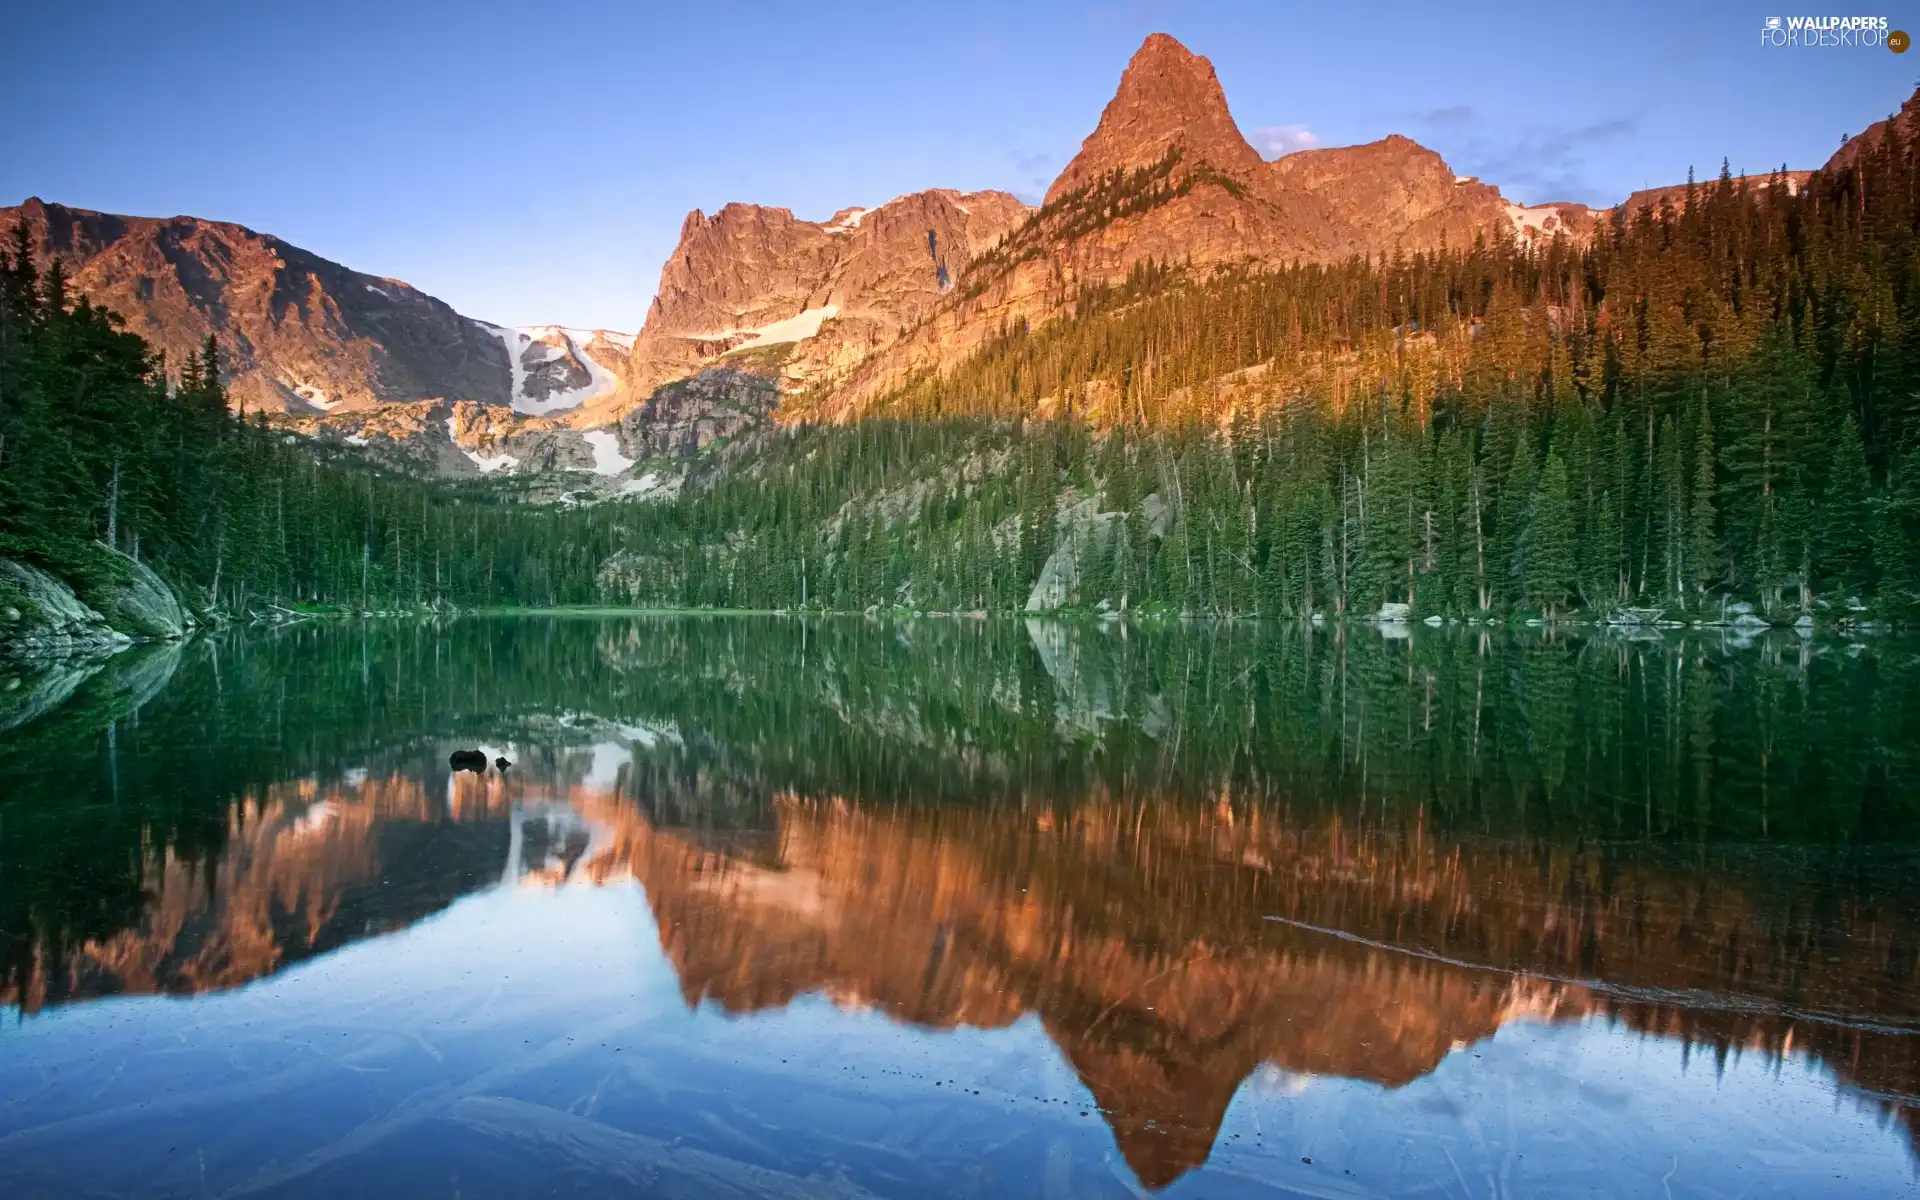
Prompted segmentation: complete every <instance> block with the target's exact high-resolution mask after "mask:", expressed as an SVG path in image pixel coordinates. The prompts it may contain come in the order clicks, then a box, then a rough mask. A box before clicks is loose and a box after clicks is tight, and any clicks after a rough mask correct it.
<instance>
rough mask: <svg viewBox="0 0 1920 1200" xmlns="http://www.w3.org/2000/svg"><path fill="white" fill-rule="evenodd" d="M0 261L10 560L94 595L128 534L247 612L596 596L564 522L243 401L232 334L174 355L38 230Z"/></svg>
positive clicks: (144, 550)
mask: <svg viewBox="0 0 1920 1200" xmlns="http://www.w3.org/2000/svg"><path fill="white" fill-rule="evenodd" d="M0 258H3V259H4V261H3V262H0V268H4V274H3V276H0V558H14V559H18V560H21V561H24V562H26V563H29V564H32V565H35V566H38V567H42V568H44V569H47V570H49V571H51V572H52V573H53V574H54V575H55V576H57V577H58V578H61V579H63V580H66V581H68V582H69V583H71V584H73V585H74V587H75V589H76V591H78V592H79V593H80V594H81V595H82V596H83V597H85V596H86V595H87V594H88V592H89V591H90V589H92V588H94V587H97V586H100V585H101V584H102V583H104V582H105V579H104V577H105V576H106V575H107V574H108V573H110V572H111V571H112V569H113V558H112V556H110V555H107V554H104V553H103V552H102V549H101V548H102V547H103V546H110V547H113V548H114V549H117V550H119V551H121V552H122V553H124V554H126V555H129V556H131V557H132V558H134V559H137V560H140V561H142V562H145V563H147V564H148V565H149V566H152V567H153V568H154V569H156V570H157V571H158V572H159V573H160V574H161V575H162V576H163V577H165V578H166V579H167V580H169V581H170V582H171V583H172V584H173V585H174V587H175V590H176V591H177V592H179V593H180V595H181V596H182V598H183V599H185V600H186V601H188V603H189V604H190V606H193V607H197V608H200V609H211V610H216V611H221V612H224V613H227V614H229V615H240V614H245V613H247V612H248V611H249V610H251V609H253V608H256V607H259V606H265V605H268V604H281V605H293V604H299V603H314V602H319V603H323V604H331V605H341V606H351V607H355V608H373V609H378V608H384V607H389V606H394V605H421V606H424V605H428V604H435V603H458V604H485V603H493V602H497V601H501V600H515V599H529V600H536V599H537V600H538V601H539V602H541V603H559V602H567V601H574V602H578V601H584V600H589V599H592V594H591V592H590V591H588V590H586V589H587V587H588V585H589V584H590V581H591V579H592V575H593V568H594V566H595V565H596V564H597V562H598V561H599V560H598V559H597V558H594V559H591V560H588V559H587V558H584V557H580V555H582V554H584V553H586V547H581V548H579V550H578V551H576V550H574V549H573V548H572V547H570V546H569V544H568V542H567V540H566V539H565V538H564V537H558V536H554V535H553V534H552V531H551V529H550V525H551V522H550V520H549V519H548V517H549V514H546V513H544V512H541V511H540V510H535V509H527V508H517V507H512V506H506V505H502V504H498V503H494V502H492V501H491V500H490V499H487V498H485V497H484V495H481V494H475V493H468V492H463V491H461V490H459V489H457V488H450V487H446V486H437V485H433V484H429V483H424V482H419V481H414V480H410V479H406V478H403V477H398V476H395V475H392V474H388V473H382V472H379V471H376V470H373V469H370V468H367V467H364V466H362V465H359V464H358V463H356V462H355V461H353V460H348V459H333V460H325V459H323V458H322V457H321V452H320V451H319V450H317V449H316V448H315V447H314V446H313V445H311V444H309V443H305V442H302V441H298V440H296V439H293V438H291V437H288V436H286V435H283V434H278V433H270V432H269V431H268V430H267V429H266V428H265V426H264V424H263V423H257V422H249V421H248V420H247V417H246V414H245V413H235V412H232V411H230V410H229V407H228V403H227V397H226V394H225V391H224V389H223V388H222V387H221V383H220V373H221V359H220V353H219V348H218V347H217V346H216V345H215V344H214V343H213V342H212V341H209V342H208V343H207V344H206V346H205V348H204V350H203V351H202V353H201V354H200V355H199V356H197V357H195V358H193V359H192V360H190V361H187V362H181V363H167V362H163V361H162V360H161V359H160V357H159V356H158V355H156V354H154V353H153V352H152V351H151V350H150V349H149V347H148V345H147V343H146V342H144V341H142V340H141V339H140V338H139V337H137V336H135V335H134V334H132V333H129V332H126V331H125V330H124V329H123V328H122V327H121V323H120V320H119V318H118V317H117V316H116V315H114V314H112V313H109V312H107V311H106V310H104V309H101V308H98V307H96V306H94V305H91V304H89V303H88V302H87V301H86V300H85V299H84V298H81V297H77V296H75V295H73V294H71V292H70V290H69V288H68V285H67V281H66V278H65V275H64V273H63V270H62V268H61V266H60V264H59V262H58V261H57V260H56V261H55V262H54V263H53V264H52V266H51V267H50V268H49V269H48V270H47V271H46V273H45V275H44V276H41V275H40V274H38V273H37V272H36V271H35V269H34V266H33V255H32V247H31V245H30V244H29V243H28V240H27V233H26V229H25V226H24V225H22V226H19V227H16V228H15V229H14V230H13V231H12V244H11V248H10V252H9V253H6V254H4V255H0ZM568 580H570V581H573V584H574V586H573V590H571V591H568V590H565V588H566V581H568Z"/></svg>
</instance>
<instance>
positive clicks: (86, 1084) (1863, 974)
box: [0, 618, 1920, 1197]
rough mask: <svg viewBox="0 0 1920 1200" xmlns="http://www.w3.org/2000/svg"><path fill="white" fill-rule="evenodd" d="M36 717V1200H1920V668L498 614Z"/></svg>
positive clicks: (20, 736)
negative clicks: (960, 1199) (487, 764)
mask: <svg viewBox="0 0 1920 1200" xmlns="http://www.w3.org/2000/svg"><path fill="white" fill-rule="evenodd" d="M4 674H5V673H4V672H0V723H5V722H9V721H19V720H20V719H21V718H22V717H27V718H28V719H27V720H25V722H24V723H21V724H16V725H15V726H14V727H13V728H12V729H10V730H9V731H7V732H4V733H0V762H3V763H4V770H5V779H6V782H5V784H4V786H0V1011H4V1014H5V1016H4V1020H0V1193H4V1194H5V1195H7V1196H9V1197H27V1196H72V1195H81V1194H84V1195H120V1194H128V1195H168V1196H172V1195H182V1196H185V1195H191V1196H202V1195H212V1196H232V1195H276V1196H277V1195H295V1196H309V1195H311V1196H356V1195H410V1196H459V1197H483V1196H532V1195H540V1196H547V1195H607V1194H623V1193H624V1194H632V1193H644V1194H649V1195H663V1196H687V1197H708V1196H762V1195H772V1196H868V1195H874V1196H909V1197H924V1196H992V1197H1001V1196H1029V1195H1031V1196H1044V1197H1067V1196H1109V1195H1111V1196H1127V1195H1139V1194H1142V1193H1147V1192H1157V1191H1164V1193H1165V1194H1166V1195H1168V1196H1206V1197H1214V1196H1221V1197H1231V1196H1243V1195H1244V1196H1257V1195H1273V1194H1290V1195H1291V1194H1297V1195H1308V1196H1339V1197H1345V1196H1369V1195H1383V1196H1413V1195H1430V1196H1447V1197H1462V1196H1488V1195H1499V1196H1508V1195H1513V1196H1532V1195H1608V1196H1628V1195H1645V1196H1669V1195H1670V1196H1675V1197H1678V1196H1770V1195H1779V1196H1798V1197H1806V1196H1887V1195H1893V1194H1906V1193H1909V1192H1913V1191H1915V1190H1917V1189H1916V1180H1920V1175H1917V1174H1916V1163H1920V1150H1917V1149H1916V1147H1920V976H1916V968H1920V646H1916V645H1914V644H1912V643H1906V642H1899V641H1891V640H1878V641H1873V642H1870V643H1868V644H1865V645H1852V646H1850V645H1847V644H1845V643H1829V642H1818V643H1806V642H1802V641H1800V640H1799V639H1797V638H1794V637H1791V636H1789V637H1768V638H1763V639H1759V640H1757V641H1756V640H1735V639H1731V638H1728V637H1723V636H1721V635H1719V634H1717V633H1716V634H1713V635H1710V636H1701V635H1700V634H1698V633H1693V634H1689V635H1686V636H1668V637H1666V638H1665V639H1664V640H1619V639H1613V638H1608V637H1600V636H1593V635H1590V634H1587V633H1585V632H1581V633H1576V634H1568V635H1560V636H1557V637H1551V638H1542V637H1540V636H1538V635H1534V636H1513V635H1508V634H1505V633H1501V634H1497V635H1496V634H1486V635H1482V634H1480V633H1479V632H1478V631H1458V630H1429V629H1427V628H1425V627H1417V628H1416V629H1415V630H1414V631H1413V633H1412V636H1399V637H1383V636H1382V635H1381V634H1380V633H1379V632H1377V631H1375V630H1372V629H1367V628H1357V629H1348V630H1345V631H1340V630H1321V631H1307V630H1303V629H1300V628H1297V627H1276V626H1264V627H1261V626H1253V625H1244V626H1232V627H1226V628H1221V629H1192V630H1185V631H1177V632H1143V631H1141V630H1138V629H1133V630H1122V629H1120V628H1118V627H1107V628H1099V627H1093V626H1074V625H1054V624H1043V623H1038V622H1034V623H1023V622H1015V621H989V622H976V621H949V620H936V619H928V620H923V621H916V622H911V623H901V624H888V623H875V622H869V621H860V620H851V619H850V620H834V621H825V622H813V623H802V622H799V621H795V620H787V619H778V618H712V619H699V618H682V619H667V618H662V619H624V618H623V619H584V618H582V619H566V618H557V619H518V620H508V619H497V620H496V619H472V620H463V621H458V622H454V623H452V624H448V625H444V626H439V627H435V626H429V625H424V624H390V625H382V624H366V625H330V626H313V627H307V628H298V629H291V630H285V631H280V632H277V633H272V634H253V635H244V636H227V637H221V638H217V639H212V640H205V641H200V642H196V643H193V644H190V645H187V646H184V647H172V648H166V649H160V650H152V651H145V652H139V653H131V654H127V655H122V656H120V657H118V658H116V659H115V660H113V661H112V662H110V663H108V664H107V665H106V666H104V667H103V668H101V669H99V670H97V671H96V672H95V673H93V674H90V675H89V674H85V673H81V672H73V673H59V672H56V673H51V674H44V675H38V676H31V677H29V676H23V675H20V674H19V673H18V672H17V671H16V672H15V674H14V676H13V677H10V678H9V677H4ZM35 713H37V714H38V715H32V714H35ZM476 746H477V747H481V748H484V749H485V750H486V752H487V754H488V756H489V757H490V758H491V757H493V756H496V755H504V756H505V757H506V758H508V759H510V760H512V763H513V765H512V766H511V768H509V769H508V770H507V771H506V772H504V773H501V772H499V771H497V770H494V769H489V770H488V771H487V772H486V773H485V774H484V775H480V774H473V773H470V772H460V773H455V772H451V771H450V770H449V768H448V754H449V753H450V752H451V751H453V750H456V749H463V748H471V747H476Z"/></svg>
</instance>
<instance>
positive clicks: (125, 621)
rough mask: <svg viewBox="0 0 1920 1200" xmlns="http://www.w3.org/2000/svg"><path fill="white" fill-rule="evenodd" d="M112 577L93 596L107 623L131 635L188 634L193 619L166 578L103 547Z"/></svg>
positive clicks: (162, 636)
mask: <svg viewBox="0 0 1920 1200" xmlns="http://www.w3.org/2000/svg"><path fill="white" fill-rule="evenodd" d="M100 550H101V552H102V553H103V554H106V555H109V556H110V559H109V561H110V562H111V564H112V570H113V573H114V575H115V579H114V580H113V581H112V582H111V583H109V584H108V585H106V586H105V587H104V588H102V589H101V590H100V594H99V595H97V596H95V597H94V600H95V602H96V603H97V604H98V605H99V607H100V611H101V614H102V615H103V616H105V617H106V619H107V621H108V623H109V624H111V625H112V626H113V627H114V628H116V629H118V630H120V631H121V632H123V633H126V634H129V635H131V636H134V637H139V638H148V639H159V640H163V641H171V640H174V639H177V638H182V637H185V636H186V635H187V631H188V630H189V629H191V628H192V627H193V618H192V617H191V616H189V615H188V613H187V610H186V609H185V608H183V607H182V606H181V604H180V599H179V597H177V596H175V595H174V594H173V589H172V588H171V587H169V586H168V585H167V581H166V580H164V579H162V578H160V576H159V575H158V574H156V573H155V572H154V569H153V568H152V567H150V566H148V565H147V564H146V563H143V562H141V561H139V560H138V559H134V558H129V557H127V556H126V555H124V554H121V553H119V552H118V551H115V550H109V549H107V548H106V547H105V546H102V547H100Z"/></svg>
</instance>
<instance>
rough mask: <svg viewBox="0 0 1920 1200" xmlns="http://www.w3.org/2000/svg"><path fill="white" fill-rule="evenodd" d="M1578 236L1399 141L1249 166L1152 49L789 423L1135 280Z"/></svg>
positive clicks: (833, 411)
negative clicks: (1031, 193) (927, 304)
mask: <svg viewBox="0 0 1920 1200" xmlns="http://www.w3.org/2000/svg"><path fill="white" fill-rule="evenodd" d="M1592 228H1593V220H1592V216H1591V214H1590V213H1589V212H1588V210H1587V209H1585V208H1584V207H1583V206H1580V205H1572V204H1556V205H1541V206H1537V207H1534V208H1522V207H1521V206H1519V205H1515V204H1513V203H1511V202H1509V201H1507V200H1505V199H1504V198H1503V197H1502V196H1501V195H1500V193H1499V191H1498V189H1496V188H1493V187H1490V186H1488V185H1486V184H1482V183H1480V182H1479V181H1477V180H1473V179H1466V178H1461V177H1457V176H1455V175H1454V173H1453V171H1452V169H1451V168H1449V167H1448V166H1447V164H1446V163H1445V162H1444V161H1443V160H1442V159H1441V158H1440V156H1439V155H1438V154H1436V153H1434V152H1433V151H1431V150H1428V149H1426V148H1425V147H1423V146H1420V145H1419V144H1417V143H1415V142H1413V141H1411V140H1410V139H1408V138H1405V137H1400V136H1398V135H1395V136H1392V137H1388V138H1384V139H1382V140H1380V141H1377V142H1371V143H1368V144H1367V145H1363V146H1351V147H1346V148H1342V149H1329V150H1312V151H1303V152H1300V153H1296V154H1291V155H1288V156H1286V157H1284V158H1281V159H1279V160H1277V161H1275V162H1271V163H1268V162H1263V161H1262V160H1261V158H1260V156H1259V154H1258V153H1257V152H1256V151H1255V150H1254V149H1253V147H1252V146H1251V145H1249V144H1248V143H1247V141H1246V139H1245V138H1243V137H1242V136H1241V135H1240V130H1239V128H1238V126H1236V125H1235V124H1234V121H1233V116H1232V114H1231V113H1230V112H1229V111H1228V108H1227V102H1226V97H1225V95H1224V94H1223V93H1222V91H1221V88H1220V82H1219V80H1218V78H1216V77H1215V75H1214V72H1213V67H1212V65H1211V64H1209V63H1208V62H1207V60H1206V59H1204V58H1200V57H1198V56H1196V55H1194V54H1192V53H1190V52H1189V51H1188V50H1187V49H1186V48H1185V47H1183V46H1182V45H1180V43H1179V42H1177V41H1175V40H1174V39H1172V38H1170V37H1168V36H1166V35H1165V34H1155V35H1153V36H1152V37H1150V38H1148V39H1147V41H1146V43H1145V44H1144V45H1143V46H1141V48H1140V51H1139V52H1138V53H1137V54H1135V55H1134V57H1133V60H1132V61H1131V62H1130V63H1129V64H1128V66H1127V69H1126V72H1125V74H1124V75H1123V76H1122V77H1121V80H1120V86H1119V89H1118V91H1117V92H1116V94H1115V96H1114V99H1113V101H1112V103H1110V104H1109V105H1108V106H1107V108H1106V111H1105V113H1103V114H1102V116H1101V118H1100V124H1099V126H1098V127H1097V128H1096V129H1095V130H1094V132H1093V133H1092V135H1091V136H1089V137H1088V138H1087V140H1086V142H1085V143H1084V144H1083V145H1082V147H1081V150H1080V153H1079V154H1078V155H1077V156H1076V157H1075V158H1074V160H1073V162H1071V163H1070V164H1068V166H1067V168H1066V170H1065V171H1063V172H1062V173H1061V175H1060V177H1059V178H1058V179H1056V180H1055V181H1054V183H1053V186H1052V187H1051V188H1049V189H1048V191H1047V203H1046V205H1045V206H1044V207H1043V208H1042V209H1041V210H1040V211H1039V212H1038V213H1036V214H1034V215H1033V216H1031V217H1030V218H1029V219H1028V220H1027V221H1025V222H1024V223H1022V224H1021V225H1020V227H1019V228H1017V229H1016V230H1014V231H1012V232H1011V233H1010V234H1009V235H1008V237H1007V239H1006V240H1005V241H1004V242H1003V243H1002V244H1001V245H1000V246H999V247H998V248H997V250H996V251H995V252H994V253H992V254H989V255H985V256H983V257H982V258H980V259H978V260H976V262H975V264H974V266H973V267H972V268H971V269H970V270H969V271H968V272H967V273H966V274H965V275H963V276H962V277H961V278H960V280H959V281H958V282H959V286H958V288H957V289H956V292H955V294H954V295H953V296H952V297H949V298H947V299H945V300H943V301H942V302H941V303H940V304H939V305H938V306H937V307H936V308H935V309H934V310H933V311H932V313H931V314H930V315H929V316H928V318H927V319H926V320H925V321H923V322H921V323H919V324H917V325H914V326H912V327H910V328H909V329H908V330H907V331H906V332H905V334H904V335H903V336H901V337H900V338H898V339H897V340H895V341H893V342H891V343H888V344H882V345H878V346H876V347H875V348H874V349H873V351H872V352H871V353H870V354H869V355H867V356H866V357H865V358H862V359H857V360H852V361H847V360H849V359H851V356H843V357H842V359H841V360H837V361H835V362H834V364H833V366H835V367H836V368H838V369H837V370H836V371H835V373H834V374H833V375H831V377H830V378H829V379H827V380H824V381H823V383H824V384H825V385H826V386H816V387H815V388H813V389H811V394H810V395H809V396H808V399H807V401H806V402H803V403H801V404H799V405H796V406H794V411H795V412H796V413H797V414H798V415H806V416H815V415H827V416H832V417H836V418H840V419H848V418H852V417H856V416H858V415H860V414H861V413H863V412H865V411H866V410H867V409H868V407H869V405H870V404H871V403H872V401H874V400H875V399H877V398H878V397H880V396H882V395H884V394H885V393H886V392H887V391H888V390H889V389H891V388H893V387H895V386H897V385H898V384H899V383H900V382H901V381H902V380H904V379H905V378H907V377H908V376H909V375H911V374H913V373H915V372H918V371H924V370H929V369H932V370H938V369H940V368H941V367H943V366H946V365H947V364H950V363H952V362H954V361H956V360H958V359H960V358H964V357H965V356H966V355H968V354H970V353H971V352H973V351H974V350H975V349H977V348H978V347H979V346H980V345H981V344H982V343H983V342H985V341H986V340H987V339H988V338H990V337H991V336H993V335H994V333H996V332H997V331H998V330H1000V329H1001V328H1004V327H1006V326H1008V325H1014V324H1018V323H1020V322H1023V321H1024V322H1027V323H1029V324H1038V323H1040V322H1043V321H1046V320H1049V319H1051V318H1052V317H1054V316H1057V315H1059V314H1060V313H1061V312H1063V311H1064V310H1065V309H1066V308H1067V307H1068V305H1070V304H1071V302H1072V300H1073V297H1074V294H1075V293H1076V292H1077V291H1078V290H1079V289H1080V288H1081V287H1084V286H1088V285H1096V284H1108V283H1115V282H1118V281H1120V280H1122V279H1124V278H1126V276H1127V275H1128V273H1129V272H1131V271H1132V270H1133V269H1134V268H1135V267H1137V266H1139V265H1140V264H1142V263H1145V262H1158V263H1184V264H1187V265H1188V266H1189V267H1192V268H1195V269H1197V270H1200V271H1202V272H1204V271H1206V270H1208V269H1212V268H1219V267H1229V266H1238V265H1250V266H1255V267H1278V266H1281V265H1283V264H1286V263H1290V262H1329V261H1337V260H1339V259H1343V258H1346V257H1348V256H1350V255H1355V254H1381V253H1391V252H1394V251H1406V252H1413V251H1419V250H1432V249H1436V248H1438V247H1440V246H1442V245H1452V246H1460V247H1464V246H1470V245H1472V244H1473V242H1474V241H1475V239H1476V238H1483V237H1484V238H1495V237H1513V238H1517V239H1519V240H1521V241H1523V242H1544V241H1546V240H1550V239H1551V238H1552V237H1553V236H1555V235H1556V234H1565V235H1567V236H1569V237H1571V238H1574V239H1576V240H1578V239H1580V238H1582V237H1585V236H1587V235H1588V233H1589V232H1590V231H1591V229H1592ZM843 364H844V365H843ZM829 389H831V391H832V394H831V396H830V397H826V398H825V399H824V401H821V400H816V399H815V397H816V396H818V395H819V394H820V393H824V392H826V391H828V390H829Z"/></svg>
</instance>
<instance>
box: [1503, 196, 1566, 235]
mask: <svg viewBox="0 0 1920 1200" xmlns="http://www.w3.org/2000/svg"><path fill="white" fill-rule="evenodd" d="M1507 220H1509V221H1512V222H1513V232H1514V233H1515V235H1517V236H1519V237H1521V238H1535V237H1540V238H1548V237H1552V236H1553V235H1554V234H1555V233H1556V232H1559V231H1561V230H1563V229H1565V228H1566V226H1567V219H1566V218H1565V217H1564V216H1562V215H1561V213H1560V208H1559V206H1558V205H1553V204H1541V205H1537V206H1535V207H1533V208H1527V207H1525V206H1524V205H1520V204H1515V203H1514V202H1513V201H1511V200H1509V201H1507Z"/></svg>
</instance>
